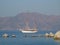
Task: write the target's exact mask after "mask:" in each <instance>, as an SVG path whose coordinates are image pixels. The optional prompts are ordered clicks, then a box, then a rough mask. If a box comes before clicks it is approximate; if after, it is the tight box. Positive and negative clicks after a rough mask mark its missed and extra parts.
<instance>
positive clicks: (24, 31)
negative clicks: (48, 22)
mask: <svg viewBox="0 0 60 45" xmlns="http://www.w3.org/2000/svg"><path fill="white" fill-rule="evenodd" d="M20 31H21V32H22V33H36V32H37V30H35V29H28V30H20Z"/></svg>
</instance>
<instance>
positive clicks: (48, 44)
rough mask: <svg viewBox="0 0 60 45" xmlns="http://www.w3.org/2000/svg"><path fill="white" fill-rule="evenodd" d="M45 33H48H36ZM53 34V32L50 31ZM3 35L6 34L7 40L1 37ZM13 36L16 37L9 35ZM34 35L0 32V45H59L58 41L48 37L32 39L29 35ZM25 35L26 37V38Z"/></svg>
mask: <svg viewBox="0 0 60 45" xmlns="http://www.w3.org/2000/svg"><path fill="white" fill-rule="evenodd" d="M46 32H48V33H49V32H50V31H40V32H38V33H36V34H37V35H39V34H45V33H46ZM52 32H53V33H55V32H54V31H52ZM4 33H7V34H8V35H9V37H8V38H3V37H2V35H3V34H4ZM12 34H15V35H16V37H12V36H11V35H12ZM36 34H23V33H21V32H19V31H18V30H16V31H4V30H3V31H2V30H1V31H0V45H60V40H54V39H53V38H49V37H32V36H31V35H36ZM25 35H28V36H27V37H26V36H25Z"/></svg>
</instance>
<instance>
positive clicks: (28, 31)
mask: <svg viewBox="0 0 60 45" xmlns="http://www.w3.org/2000/svg"><path fill="white" fill-rule="evenodd" d="M21 32H22V33H36V32H37V31H21Z"/></svg>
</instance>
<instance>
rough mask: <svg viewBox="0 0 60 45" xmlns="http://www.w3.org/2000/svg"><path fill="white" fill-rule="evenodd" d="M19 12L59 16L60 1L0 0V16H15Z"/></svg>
mask: <svg viewBox="0 0 60 45" xmlns="http://www.w3.org/2000/svg"><path fill="white" fill-rule="evenodd" d="M21 12H39V13H43V14H48V15H50V14H52V15H60V0H0V16H15V15H17V14H18V13H21Z"/></svg>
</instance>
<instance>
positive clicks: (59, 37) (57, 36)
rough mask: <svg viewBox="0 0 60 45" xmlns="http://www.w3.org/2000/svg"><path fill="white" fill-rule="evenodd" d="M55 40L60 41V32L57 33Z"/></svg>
mask: <svg viewBox="0 0 60 45" xmlns="http://www.w3.org/2000/svg"><path fill="white" fill-rule="evenodd" d="M54 39H60V31H58V32H56V34H55V36H54Z"/></svg>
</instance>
